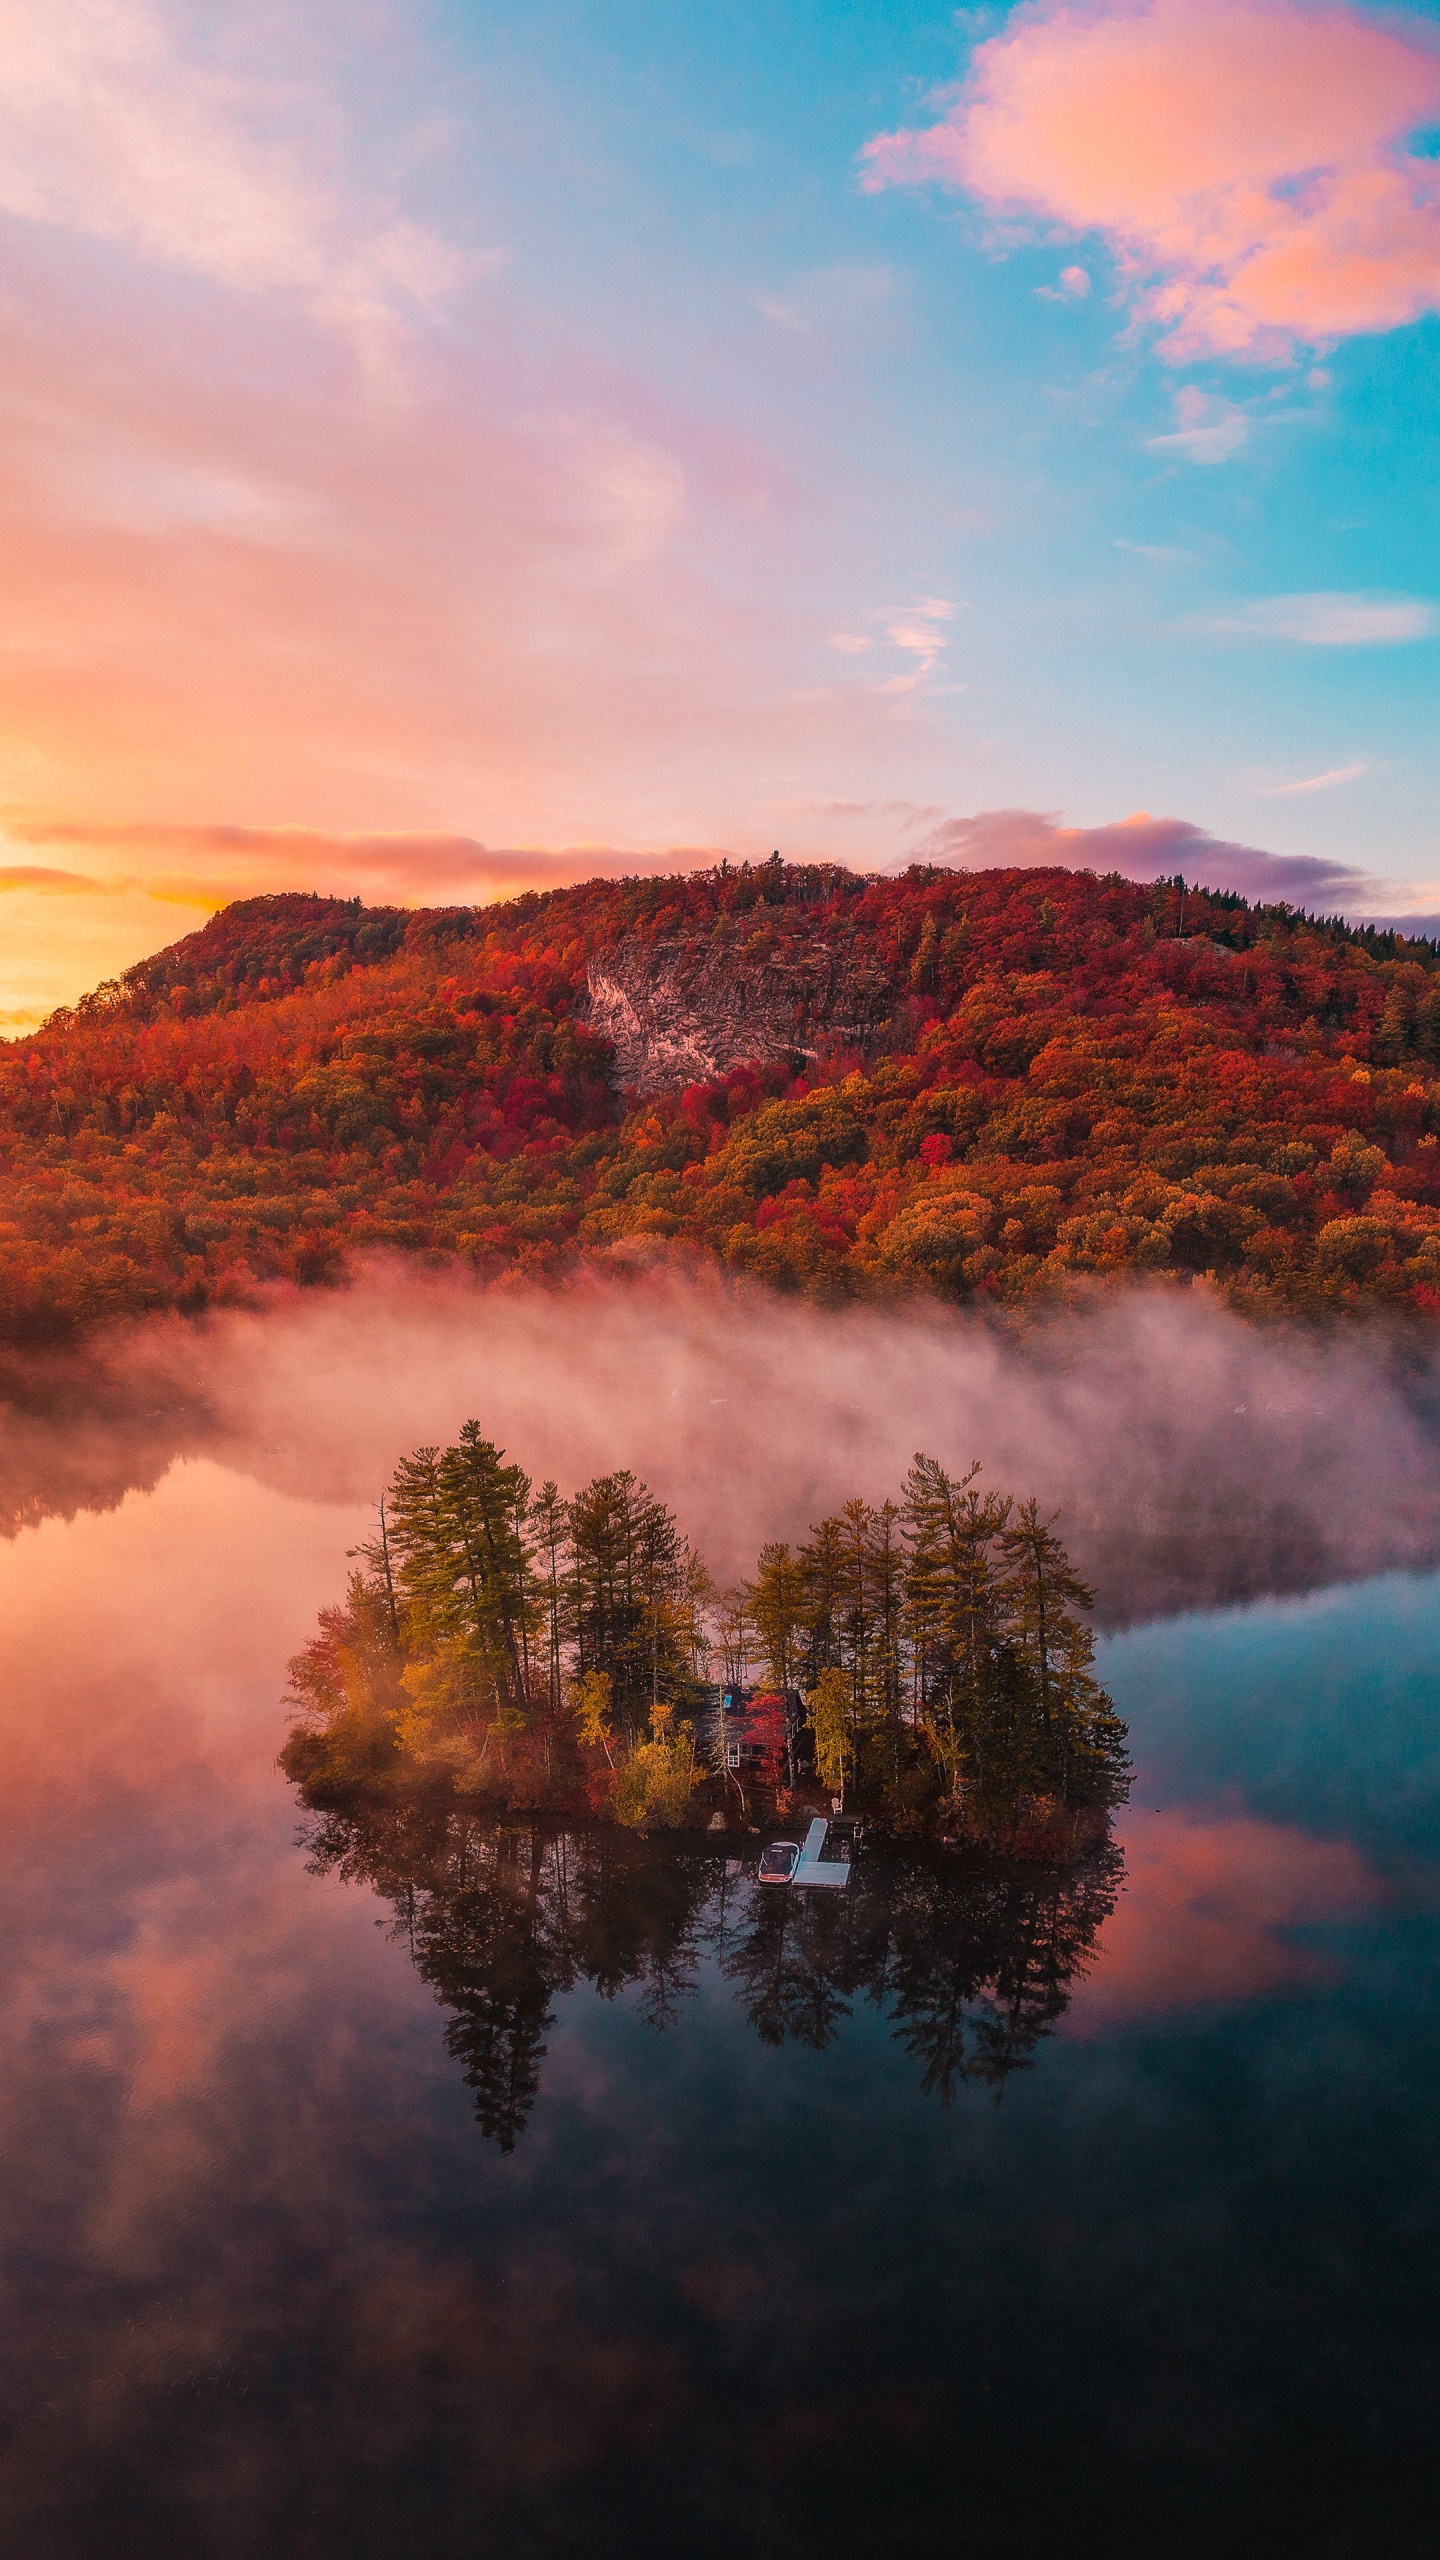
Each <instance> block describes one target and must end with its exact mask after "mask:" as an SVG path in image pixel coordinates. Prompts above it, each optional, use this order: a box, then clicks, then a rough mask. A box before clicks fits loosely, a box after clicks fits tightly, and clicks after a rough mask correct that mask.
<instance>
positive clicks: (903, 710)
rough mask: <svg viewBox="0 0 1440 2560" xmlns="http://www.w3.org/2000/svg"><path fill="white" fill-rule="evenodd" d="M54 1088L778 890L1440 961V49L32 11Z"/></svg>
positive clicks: (13, 323) (33, 475)
mask: <svg viewBox="0 0 1440 2560" xmlns="http://www.w3.org/2000/svg"><path fill="white" fill-rule="evenodd" d="M0 65H3V83H0V331H3V361H0V452H3V468H0V542H3V549H4V557H5V564H6V574H5V576H4V577H3V579H0V1033H3V1034H9V1035H14V1034H17V1033H19V1032H23V1031H24V1030H25V1029H26V1028H28V1027H30V1026H31V1025H32V1024H33V1023H34V1022H35V1021H37V1020H39V1019H40V1018H41V1017H42V1016H43V1014H44V1013H45V1012H46V1011H48V1010H49V1009H50V1008H51V1007H52V1006H53V1005H55V1004H57V1003H60V1002H68V1001H71V1000H73V998H74V997H75V996H76V995H78V994H79V993H80V992H81V991H82V990H83V989H84V988H86V987H88V986H91V985H93V984H95V983H97V982H98V981H99V980H100V979H102V978H104V977H106V976H109V975H111V974H113V973H114V972H115V971H117V970H118V969H120V968H122V967H124V966H127V965H128V964H129V963H130V962H131V961H133V960H135V959H137V958H139V957H140V956H142V955H143V954H144V953H146V952H148V951H151V950H154V949H157V948H159V947H160V946H161V945H163V944H165V943H167V942H170V941H173V940H174V939H176V938H177V937H178V935H180V934H181V933H184V932H186V931H189V930H191V929H193V928H194V926H195V925H197V924H198V923H199V922H201V921H202V920H203V917H204V915H205V914H206V913H207V912H209V911H211V910H213V909H214V908H215V907H216V906H218V905H220V904H221V903H223V902H224V901H225V900H226V899H228V898H230V897H235V896H245V895H253V894H255V893H257V892H259V891H263V890H274V889H310V888H318V889H320V890H323V891H327V892H339V893H343V894H346V895H352V894H357V893H358V894H360V895H362V896H364V897H366V898H368V899H374V900H399V901H403V902H405V903H425V902H430V901H435V900H445V901H455V900H467V901H468V900H472V899H484V898H490V897H494V896H499V895H505V894H509V893H511V892H513V890H515V889H516V888H519V887H529V886H533V885H536V884H537V883H545V882H551V881H554V882H561V881H565V880H571V879H577V878H584V877H588V876H592V875H594V874H596V873H597V872H612V873H613V872H617V871H621V870H637V869H639V870H643V869H647V868H648V869H667V868H672V867H677V866H678V867H691V868H693V867H696V866H698V865H699V864H700V863H703V862H705V861H708V860H711V859H713V858H715V856H717V855H718V854H720V853H726V854H728V855H730V856H731V857H732V858H745V857H753V856H757V855H759V856H764V855H766V854H768V853H769V852H770V851H771V850H772V849H774V848H776V847H778V848H779V849H780V850H781V851H783V852H784V853H785V854H786V855H787V856H788V857H789V858H791V859H794V860H805V859H819V860H841V861H845V862H848V863H851V864H853V865H855V866H856V867H858V868H860V869H863V870H879V871H889V870H894V869H897V868H903V867H904V866H905V865H906V864H907V863H909V862H912V861H916V860H939V861H948V862H954V863H971V864H973V863H977V862H995V861H1022V862H1034V861H1046V860H1050V861H1054V860H1060V861H1068V862H1075V863H1088V864H1091V865H1093V866H1094V867H1097V868H1100V869H1111V868H1117V869H1120V870H1123V871H1125V872H1127V873H1128V874H1130V875H1131V876H1134V877H1142V878H1143V877H1152V876H1154V874H1155V873H1156V872H1158V871H1167V872H1173V871H1176V870H1180V871H1183V872H1184V873H1185V875H1186V877H1187V878H1191V879H1208V880H1211V881H1213V882H1214V883H1215V884H1216V885H1219V886H1233V887H1237V888H1240V889H1242V890H1244V891H1245V892H1246V893H1247V894H1254V895H1263V896H1270V897H1274V896H1284V897H1289V898H1292V899H1293V900H1294V901H1295V902H1296V903H1297V904H1301V905H1307V906H1310V907H1314V908H1320V909H1323V910H1325V911H1334V910H1337V909H1339V910H1342V911H1344V912H1346V913H1349V914H1353V915H1407V916H1430V917H1434V916H1436V915H1440V827H1437V817H1436V808H1437V788H1436V786H1437V780H1440V723H1437V721H1436V718H1435V710H1434V704H1435V691H1436V679H1437V674H1440V473H1437V468H1436V465H1437V460H1440V438H1437V432H1436V413H1437V388H1440V0H1432V5H1428V6H1424V7H1409V8H1396V9H1380V8H1376V7H1372V6H1369V5H1364V4H1363V0H1350V5H1328V0H1327V4H1324V5H1322V0H1082V4H1081V5H1077V6H1062V5H1050V0H1033V4H1032V5H1026V6H1022V7H1019V8H1010V9H1006V8H1003V7H999V8H994V9H989V10H983V11H968V10H967V11H961V12H958V13H957V12H955V11H954V10H950V9H945V8H938V7H926V6H923V5H920V0H885V5H877V0H869V5H866V6H859V5H854V4H853V0H849V4H847V0H805V5H804V6H803V7H801V6H798V5H793V4H792V0H711V5H709V6H707V7H705V8H703V9H698V10H697V9H691V10H677V9H676V8H674V6H673V0H667V5H664V6H661V5H659V0H604V5H601V0H525V6H524V7H523V8H521V7H519V6H516V5H514V0H511V5H509V6H506V7H500V6H494V5H489V0H407V5H405V6H404V7H401V6H399V5H394V6H391V5H388V0H343V5H342V0H286V5H285V6H284V7H283V8H282V7H280V6H278V5H271V0H245V5H244V6H243V7H241V6H238V5H236V6H232V5H230V0H68V5H67V6H66V8H65V9H63V10H57V9H55V8H54V7H53V6H49V5H46V4H45V0H0Z"/></svg>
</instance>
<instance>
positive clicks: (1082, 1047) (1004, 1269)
mask: <svg viewBox="0 0 1440 2560" xmlns="http://www.w3.org/2000/svg"><path fill="white" fill-rule="evenodd" d="M1437 970H1440V953H1437V951H1436V949H1435V947H1434V946H1432V945H1431V944H1428V943H1414V942H1407V941H1405V940H1403V939H1402V938H1400V937H1397V936H1394V935H1391V934H1385V933H1377V932H1372V931H1366V930H1359V929H1353V928H1348V927H1346V926H1344V925H1341V924H1338V923H1319V922H1315V921H1313V920H1309V919H1306V918H1303V917H1300V916H1297V915H1295V914H1293V913H1292V912H1291V911H1289V910H1288V909H1283V908H1278V909H1277V908H1259V907H1250V906H1247V905H1245V904H1244V902H1243V901H1241V900H1240V899H1238V898H1235V897H1230V896H1220V895H1217V894H1213V893H1209V894H1207V893H1205V892H1202V891H1198V890H1194V889H1189V890H1185V889H1182V887H1181V886H1180V884H1179V883H1178V882H1168V881H1167V882H1162V883H1158V884H1156V885H1155V886H1153V887H1149V886H1138V887H1137V886H1135V885H1134V884H1132V883H1129V882H1126V881H1122V880H1119V879H1116V878H1109V879H1103V880H1102V879H1097V878H1095V877H1094V876H1093V875H1091V874H1089V873H1083V872H1082V873H1077V872H1067V871H1062V870H1048V871H1038V870H1037V871H1029V870H1027V871H992V872H971V873H966V872H952V871H941V870H928V869H927V870H920V869H917V870H913V871H911V872H909V873H907V874H906V875H905V876H904V877H903V878H901V879H897V880H874V879H871V880H866V879H861V878H859V877H857V876H855V875H853V874H850V873H846V872H842V871H836V870H831V869H828V868H827V869H820V868H797V867H791V866H787V865H785V864H782V863H781V862H779V861H778V860H776V861H774V862H771V863H766V864H762V865H760V866H758V867H754V868H752V867H748V866H742V867H741V868H739V869H733V868H729V867H724V866H722V867H721V868H720V869H719V870H717V871H713V872H709V873H705V874H701V875H698V876H696V877H694V878H690V879H683V880H682V879H661V880H645V881H622V882H618V883H616V882H603V881H600V882H592V883H590V884H588V885H586V886H584V887H580V888H574V889H564V890H556V891H551V892H548V893H545V894H534V895H530V896H527V897H523V898H519V899H516V900H514V901H513V902H511V903H510V904H508V905H504V906H491V907H484V908H446V909H434V910H422V911H410V910H404V909H398V908H366V907H363V906H362V905H360V904H359V902H358V901H346V900H339V899H325V898H312V897H299V896H285V897H275V898H258V899H249V900H246V901H244V902H242V903H241V904H239V905H236V906H232V907H229V908H227V909H226V910H225V911H224V912H223V913H222V914H220V915H217V916H216V917H214V918H213V919H212V921H211V922H210V923H209V924H207V925H206V926H205V927H204V928H203V930H202V931H200V932H198V933H194V934H191V935H189V936H188V937H187V938H186V939H185V940H184V941H182V942H179V943H177V944H175V945H174V946H173V947H172V948H171V949H170V950H168V951H165V952H161V953H160V954H158V955H157V957H155V958H153V959H150V960H146V961H144V962H142V963H141V965H140V966H139V967H138V968H135V969H132V970H131V971H130V972H129V973H128V974H127V975H126V976H125V977H124V978H123V979H121V980H120V981H119V982H118V983H117V984H115V985H113V986H109V987H104V988H101V989H100V990H99V991H98V992H97V993H96V994H95V995H94V996H91V997H88V998H86V999H85V1001H84V1002H83V1003H81V1004H80V1005H78V1006H76V1007H75V1008H74V1009H73V1010H71V1011H67V1012H63V1013H60V1014H57V1015H55V1016H53V1017H52V1019H51V1020H50V1021H49V1022H48V1023H47V1024H46V1025H45V1026H44V1028H43V1029H42V1030H40V1031H38V1032H37V1033H35V1034H34V1035H33V1036H32V1037H31V1038H29V1039H25V1040H20V1041H15V1042H13V1043H10V1044H8V1045H7V1046H5V1047H3V1048H0V1338H3V1339H5V1340H8V1341H9V1342H11V1343H36V1344H40V1343H45V1342H51V1341H61V1340H64V1339H65V1338H67V1337H68V1336H72V1335H73V1334H74V1333H76V1332H77V1331H79V1330H81V1329H83V1328H85V1327H86V1326H89V1325H92V1324H94V1323H95V1322H97V1321H99V1320H102V1319H104V1318H106V1317H108V1316H111V1315H114V1314H120V1313H127V1312H139V1311H142V1310H145V1309H148V1308H155V1307H163V1306H174V1305H179V1306H182V1307H187V1308H199V1307H202V1306H204V1305H206V1304H207V1303H211V1302H215V1301H223V1300H227V1299H231V1300H233V1299H235V1298H237V1297H240V1296H243V1295H245V1294H246V1293H247V1292H248V1291H249V1290H250V1289H251V1288H252V1287H253V1286H254V1284H255V1282H256V1281H260V1280H265V1279H267V1278H277V1277H288V1278H291V1279H296V1280H301V1281H322V1280H325V1279H329V1278H332V1277H335V1276H338V1275H339V1274H340V1273H341V1271H342V1270H343V1268H344V1266H345V1264H346V1262H347V1260H348V1259H349V1258H350V1257H351V1256H353V1255H355V1254H357V1253H360V1252H364V1251H366V1250H374V1249H376V1248H381V1247H389V1248H397V1247H400V1248H406V1249H411V1250H418V1251H425V1252H430V1253H439V1254H456V1255H459V1256H462V1257H463V1258H464V1259H465V1260H466V1261H467V1262H469V1263H470V1264H472V1265H473V1266H474V1267H475V1268H476V1269H477V1270H478V1271H479V1272H481V1273H482V1274H492V1275H493V1274H499V1273H501V1272H505V1271H510V1270H516V1269H518V1270H520V1271H522V1272H529V1273H533V1274H535V1275H537V1276H540V1275H550V1274H555V1273H558V1272H560V1271H562V1270H564V1269H565V1268H566V1267H567V1266H568V1265H569V1264H571V1263H572V1262H573V1261H574V1260H575V1258H576V1257H578V1256H581V1255H592V1256H593V1255H611V1256H619V1257H621V1258H624V1257H626V1256H630V1257H633V1256H634V1255H635V1254H636V1253H643V1254H647V1255H661V1256H663V1255H665V1254H671V1255H679V1256H682V1257H683V1256H684V1255H686V1254H687V1253H691V1254H694V1255H696V1256H699V1257H705V1258H709V1259H713V1260H718V1261H719V1262H720V1263H722V1264H724V1265H727V1266H728V1267H730V1268H731V1269H734V1270H738V1271H744V1272H748V1273H751V1274H754V1275H756V1276H758V1277H759V1278H761V1279H763V1280H765V1281H768V1282H770V1283H773V1284H774V1285H775V1286H777V1287H780V1288H789V1289H801V1290H804V1291H806V1292H808V1293H810V1294H812V1295H815V1296H821V1297H834V1298H840V1297H846V1296H855V1295H876V1294H882V1293H893V1292H899V1291H905V1290H915V1289H921V1290H931V1291H938V1292H939V1293H940V1294H942V1295H943V1296H945V1297H947V1298H951V1299H955V1300H980V1301H982V1302H986V1301H988V1302H998V1303H1001V1304H1004V1303H1013V1302H1017V1301H1020V1300H1025V1299H1036V1298H1040V1297H1043V1296H1045V1295H1047V1294H1054V1293H1056V1292H1064V1291H1066V1290H1068V1289H1072V1288H1074V1287H1075V1286H1076V1285H1077V1284H1084V1283H1086V1282H1093V1281H1094V1280H1096V1279H1101V1280H1104V1279H1110V1278H1114V1277H1116V1276H1121V1275H1125V1274H1134V1273H1160V1272H1169V1273H1173V1274H1176V1275H1182V1276H1185V1275H1192V1276H1193V1275H1197V1274H1210V1275H1213V1278H1214V1280H1215V1281H1216V1282H1217V1283H1218V1284H1220V1285H1221V1286H1223V1287H1224V1288H1225V1289H1227V1290H1228V1291H1230V1292H1231V1293H1232V1294H1233V1295H1234V1296H1235V1297H1236V1298H1237V1299H1238V1300H1239V1301H1240V1302H1242V1303H1244V1304H1246V1305H1248V1306H1251V1307H1253V1308H1255V1309H1257V1310H1261V1309H1265V1308H1270V1307H1281V1306H1286V1305H1297V1304H1299V1305H1311V1306H1316V1307H1322V1306H1325V1305H1328V1304H1336V1305H1344V1304H1347V1303H1348V1304H1358V1303H1364V1302H1367V1301H1374V1302H1379V1303H1385V1304H1391V1305H1398V1306H1408V1307H1410V1308H1414V1309H1417V1310H1420V1311H1423V1312H1424V1313H1426V1314H1434V1313H1435V1312H1437V1311H1440V1144H1437V1139H1440V974H1437Z"/></svg>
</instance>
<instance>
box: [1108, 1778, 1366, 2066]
mask: <svg viewBox="0 0 1440 2560" xmlns="http://www.w3.org/2000/svg"><path fill="white" fill-rule="evenodd" d="M1125 1864H1126V1887H1125V1892H1124V1895H1123V1896H1122V1898H1121V1900H1120V1901H1119V1902H1118V1903H1117V1904H1116V1907H1115V1910H1114V1912H1113V1913H1112V1915H1111V1917H1110V1919H1109V1920H1107V1921H1106V1923H1105V1927H1104V1930H1103V1932H1102V1933H1101V1938H1100V1944H1099V1948H1098V1950H1097V1954H1096V1959H1095V1963H1094V1967H1093V1969H1092V1971H1091V1973H1090V1975H1089V1977H1088V1979H1087V1980H1086V1981H1085V1983H1084V1984H1083V1985H1082V1986H1081V1988H1080V1990H1079V1992H1078V1994H1077V1997H1076V2000H1075V2004H1074V2008H1073V2012H1072V2016H1073V2023H1074V2025H1075V2027H1076V2029H1077V2030H1078V2031H1079V2032H1080V2033H1081V2034H1085V2033H1094V2032H1096V2031H1097V2030H1099V2029H1103V2028H1107V2027H1110V2026H1112V2025H1116V2024H1120V2023H1123V2022H1124V2021H1125V2020H1127V2019H1129V2018H1132V2017H1137V2016H1146V2015H1152V2014H1154V2013H1155V2012H1157V2011H1163V2010H1174V2009H1189V2008H1193V2007H1195V2006H1196V2005H1197V2004H1198V2003H1200V2002H1202V2001H1208V2000H1249V1999H1254V1998H1256V1997H1257V1996H1258V1995H1259V1994H1260V1993H1262V1992H1266V1991H1276V1990H1282V1989H1284V1988H1285V1987H1286V1986H1287V1985H1289V1984H1292V1983H1304V1982H1308V1981H1314V1980H1315V1979H1316V1978H1317V1976H1320V1975H1321V1974H1322V1973H1323V1971H1324V1965H1325V1960H1324V1958H1323V1957H1321V1956H1319V1955H1317V1954H1316V1952H1315V1951H1314V1949H1313V1948H1310V1947H1307V1946H1305V1945H1304V1944H1303V1942H1297V1940H1296V1938H1295V1937H1294V1935H1293V1934H1292V1933H1293V1932H1294V1931H1295V1930H1297V1929H1303V1928H1305V1927H1307V1926H1314V1925H1315V1924H1317V1923H1319V1922H1323V1921H1325V1920H1331V1919H1335V1918H1338V1917H1342V1916H1350V1915H1353V1914H1356V1913H1359V1912H1363V1911H1366V1910H1368V1909H1371V1908H1373V1907H1374V1905H1375V1904H1376V1902H1377V1901H1378V1900H1379V1898H1380V1891H1381V1888H1380V1883H1379V1879H1378V1878H1377V1877H1376V1876H1375V1875H1374V1873H1373V1872H1372V1870H1371V1869H1370V1868H1369V1867H1368V1866H1367V1864H1366V1862H1365V1860H1364V1858H1362V1857H1361V1855H1360V1853H1359V1851H1358V1850H1357V1849H1354V1848H1352V1847H1351V1846H1350V1845H1349V1843H1348V1842H1346V1841H1343V1840H1313V1839H1311V1838H1309V1837H1308V1836H1307V1835H1306V1834H1305V1833H1304V1832H1302V1831H1293V1830H1290V1829H1288V1828H1286V1827H1284V1826H1283V1825H1281V1824H1279V1823H1272V1822H1258V1821H1255V1820H1252V1819H1251V1818H1250V1817H1248V1816H1245V1815H1236V1816H1232V1817H1230V1818H1229V1819H1227V1820H1224V1821H1218V1822H1206V1821H1203V1820H1200V1819H1196V1818H1192V1817H1191V1816H1189V1815H1184V1814H1181V1815H1175V1814H1163V1815H1154V1816H1149V1817H1143V1816H1138V1815H1132V1816H1131V1818H1130V1820H1129V1821H1128V1822H1127V1824H1126V1838H1125Z"/></svg>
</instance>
